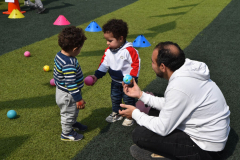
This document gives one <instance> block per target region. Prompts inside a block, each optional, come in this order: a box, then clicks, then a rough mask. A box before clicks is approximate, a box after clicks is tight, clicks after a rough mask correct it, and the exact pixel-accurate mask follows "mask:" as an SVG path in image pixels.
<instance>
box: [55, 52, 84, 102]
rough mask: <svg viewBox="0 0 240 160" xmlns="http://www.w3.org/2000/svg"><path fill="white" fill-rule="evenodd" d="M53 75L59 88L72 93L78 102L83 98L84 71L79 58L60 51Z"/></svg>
mask: <svg viewBox="0 0 240 160" xmlns="http://www.w3.org/2000/svg"><path fill="white" fill-rule="evenodd" d="M53 76H54V80H55V84H56V86H57V87H58V88H59V89H61V90H62V91H65V92H68V93H70V94H71V95H72V96H73V99H74V100H75V101H76V102H78V101H80V100H81V99H82V95H81V88H82V87H83V85H84V83H83V73H82V70H81V67H80V65H79V63H78V60H77V58H75V57H68V56H66V55H64V54H62V53H61V51H60V52H58V53H57V55H56V56H55V59H54V71H53Z"/></svg>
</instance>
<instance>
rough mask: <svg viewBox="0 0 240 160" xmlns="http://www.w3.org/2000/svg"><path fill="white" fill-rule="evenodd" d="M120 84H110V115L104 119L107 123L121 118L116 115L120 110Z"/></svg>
mask: <svg viewBox="0 0 240 160" xmlns="http://www.w3.org/2000/svg"><path fill="white" fill-rule="evenodd" d="M121 86H122V84H121V83H117V82H115V81H112V83H111V100H112V113H111V114H110V115H109V116H108V117H107V118H106V121H107V122H109V123H112V122H115V121H117V120H122V118H123V117H122V116H121V115H119V114H118V111H119V109H121V107H120V104H121V103H122V93H121Z"/></svg>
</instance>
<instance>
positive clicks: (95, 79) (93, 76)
mask: <svg viewBox="0 0 240 160" xmlns="http://www.w3.org/2000/svg"><path fill="white" fill-rule="evenodd" d="M90 76H91V77H92V78H93V84H92V86H93V85H94V84H95V83H96V82H97V80H98V79H97V77H96V76H95V75H90Z"/></svg>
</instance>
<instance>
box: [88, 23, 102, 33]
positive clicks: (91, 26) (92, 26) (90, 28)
mask: <svg viewBox="0 0 240 160" xmlns="http://www.w3.org/2000/svg"><path fill="white" fill-rule="evenodd" d="M85 31H88V32H99V31H102V28H101V27H100V26H99V25H98V24H97V22H95V21H92V22H91V23H90V24H89V25H88V26H87V28H86V29H85Z"/></svg>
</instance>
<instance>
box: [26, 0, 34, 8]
mask: <svg viewBox="0 0 240 160" xmlns="http://www.w3.org/2000/svg"><path fill="white" fill-rule="evenodd" d="M24 5H25V6H29V7H33V8H37V5H36V4H34V3H32V2H31V1H30V0H24Z"/></svg>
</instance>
